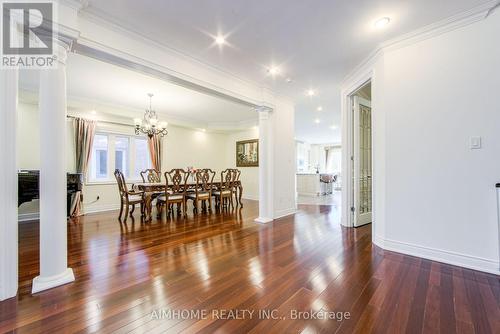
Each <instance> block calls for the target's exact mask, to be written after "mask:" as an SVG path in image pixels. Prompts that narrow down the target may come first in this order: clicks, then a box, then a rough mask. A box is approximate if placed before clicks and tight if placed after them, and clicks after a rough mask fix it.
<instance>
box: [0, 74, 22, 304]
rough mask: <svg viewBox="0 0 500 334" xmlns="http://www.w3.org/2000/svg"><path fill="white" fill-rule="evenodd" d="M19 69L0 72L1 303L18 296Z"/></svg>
mask: <svg viewBox="0 0 500 334" xmlns="http://www.w3.org/2000/svg"><path fill="white" fill-rule="evenodd" d="M17 86H18V70H17V69H2V70H0V185H1V186H0V300H4V299H7V298H11V297H14V296H15V295H16V294H17V280H18V279H17V276H18V273H17V270H18V265H17V254H18V244H17V240H18V239H17V220H18V218H17V161H16V160H17V154H16V150H17V148H16V127H17V90H18V89H17Z"/></svg>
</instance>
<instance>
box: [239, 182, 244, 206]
mask: <svg viewBox="0 0 500 334" xmlns="http://www.w3.org/2000/svg"><path fill="white" fill-rule="evenodd" d="M238 192H239V194H238V202H240V206H241V207H243V202H242V201H241V196H242V195H243V186H242V185H241V184H240V185H239V186H238Z"/></svg>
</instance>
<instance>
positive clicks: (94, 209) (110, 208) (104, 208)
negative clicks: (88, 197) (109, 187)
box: [83, 204, 120, 215]
mask: <svg viewBox="0 0 500 334" xmlns="http://www.w3.org/2000/svg"><path fill="white" fill-rule="evenodd" d="M114 210H120V204H106V205H93V206H90V207H84V208H83V214H85V215H86V214H89V213H99V212H106V211H114Z"/></svg>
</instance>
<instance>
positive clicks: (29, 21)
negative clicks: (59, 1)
mask: <svg viewBox="0 0 500 334" xmlns="http://www.w3.org/2000/svg"><path fill="white" fill-rule="evenodd" d="M53 22H54V4H53V3H52V2H2V24H1V28H2V67H3V68H6V67H23V68H47V67H49V68H50V67H53V65H55V64H54V63H56V62H55V61H54V60H55V57H54V53H53V52H54V46H53V43H54V42H53V41H54V29H53Z"/></svg>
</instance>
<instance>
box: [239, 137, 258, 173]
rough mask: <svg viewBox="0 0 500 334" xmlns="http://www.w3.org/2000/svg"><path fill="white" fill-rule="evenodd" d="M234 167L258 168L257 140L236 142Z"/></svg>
mask: <svg viewBox="0 0 500 334" xmlns="http://www.w3.org/2000/svg"><path fill="white" fill-rule="evenodd" d="M236 167H259V140H258V139H252V140H243V141H237V142H236Z"/></svg>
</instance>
